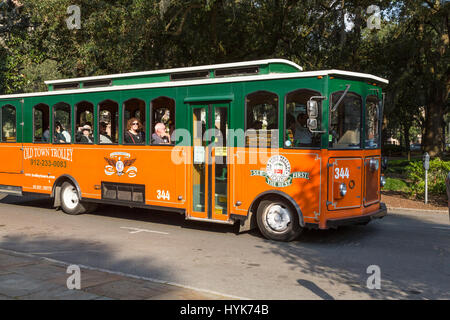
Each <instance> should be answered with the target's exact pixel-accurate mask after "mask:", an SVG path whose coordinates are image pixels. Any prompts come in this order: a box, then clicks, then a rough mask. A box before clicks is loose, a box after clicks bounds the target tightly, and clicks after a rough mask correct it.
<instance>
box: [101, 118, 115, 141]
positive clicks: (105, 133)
mask: <svg viewBox="0 0 450 320" xmlns="http://www.w3.org/2000/svg"><path fill="white" fill-rule="evenodd" d="M100 143H113V141H112V138H111V123H108V122H103V121H102V122H100Z"/></svg>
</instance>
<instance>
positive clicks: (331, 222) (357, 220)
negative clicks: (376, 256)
mask: <svg viewBox="0 0 450 320" xmlns="http://www.w3.org/2000/svg"><path fill="white" fill-rule="evenodd" d="M386 214H387V208H386V205H385V204H384V203H383V202H380V209H378V210H377V211H374V212H371V213H368V214H365V215H363V216H356V217H348V218H342V219H328V220H327V224H326V226H327V228H337V227H339V226H348V225H352V224H365V223H368V222H370V221H372V220H373V219H381V218H383V217H384V216H385V215H386Z"/></svg>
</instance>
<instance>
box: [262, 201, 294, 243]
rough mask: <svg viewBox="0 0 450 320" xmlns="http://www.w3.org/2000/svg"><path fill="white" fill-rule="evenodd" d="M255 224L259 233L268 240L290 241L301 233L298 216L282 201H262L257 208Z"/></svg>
mask: <svg viewBox="0 0 450 320" xmlns="http://www.w3.org/2000/svg"><path fill="white" fill-rule="evenodd" d="M257 223H258V228H259V230H260V231H261V233H262V234H263V235H264V237H266V238H267V239H270V240H277V241H292V240H294V239H295V238H297V237H298V236H299V235H300V233H301V232H302V227H300V225H299V223H298V216H297V213H296V212H295V210H294V209H293V208H292V206H291V205H290V204H289V203H287V202H286V201H284V200H279V199H273V200H263V201H261V203H260V204H259V206H258V211H257Z"/></svg>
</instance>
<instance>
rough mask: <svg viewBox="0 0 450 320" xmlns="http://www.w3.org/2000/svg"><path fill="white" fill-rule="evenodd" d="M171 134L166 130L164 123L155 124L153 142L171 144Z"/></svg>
mask: <svg viewBox="0 0 450 320" xmlns="http://www.w3.org/2000/svg"><path fill="white" fill-rule="evenodd" d="M170 141H171V140H170V135H169V134H168V133H167V132H166V126H165V125H164V124H163V123H161V122H160V123H157V124H156V125H155V133H153V134H152V144H169V143H171V142H170Z"/></svg>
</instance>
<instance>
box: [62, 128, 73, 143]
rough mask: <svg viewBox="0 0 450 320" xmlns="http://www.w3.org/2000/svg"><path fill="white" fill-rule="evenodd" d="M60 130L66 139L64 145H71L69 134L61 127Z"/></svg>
mask: <svg viewBox="0 0 450 320" xmlns="http://www.w3.org/2000/svg"><path fill="white" fill-rule="evenodd" d="M61 130H62V132H61V133H62V135H63V136H64V138H65V139H66V143H71V142H72V138H71V137H70V133H69V132H68V131H67V130H66V129H64V127H62V126H61Z"/></svg>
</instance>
